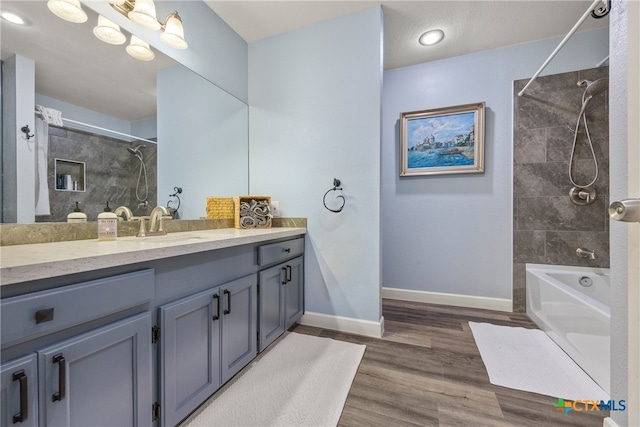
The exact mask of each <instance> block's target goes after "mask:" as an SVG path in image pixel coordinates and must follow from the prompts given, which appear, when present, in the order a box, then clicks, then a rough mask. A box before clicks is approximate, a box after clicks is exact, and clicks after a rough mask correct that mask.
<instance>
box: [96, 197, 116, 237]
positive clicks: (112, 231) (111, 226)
mask: <svg viewBox="0 0 640 427" xmlns="http://www.w3.org/2000/svg"><path fill="white" fill-rule="evenodd" d="M116 237H118V216H117V215H116V214H115V213H113V212H111V208H110V207H109V202H108V201H107V206H106V207H105V208H104V212H102V213H101V214H99V215H98V240H116Z"/></svg>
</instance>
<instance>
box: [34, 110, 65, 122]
mask: <svg viewBox="0 0 640 427" xmlns="http://www.w3.org/2000/svg"><path fill="white" fill-rule="evenodd" d="M36 109H37V110H38V112H39V113H40V114H41V115H42V120H44V121H45V122H47V124H50V125H54V126H64V122H63V121H62V112H61V111H58V110H54V109H53V108H47V107H43V106H42V105H36Z"/></svg>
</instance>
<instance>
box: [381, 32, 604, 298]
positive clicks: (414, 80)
mask: <svg viewBox="0 0 640 427" xmlns="http://www.w3.org/2000/svg"><path fill="white" fill-rule="evenodd" d="M445 41H446V39H445ZM559 41H560V39H550V40H544V41H539V42H533V43H527V44H521V45H517V46H512V47H507V48H502V49H495V50H489V51H484V52H477V53H474V54H469V55H464V56H459V57H455V58H450V59H445V60H440V61H433V62H428V63H423V64H418V65H414V66H410V67H405V68H398V69H394V70H388V71H386V72H385V73H384V90H383V97H382V100H383V114H382V185H381V188H382V196H381V197H382V199H381V205H382V220H381V222H382V259H383V262H382V285H383V286H384V287H390V288H400V289H407V290H416V291H428V292H437V293H450V294H459V295H467V296H478V297H489V298H498V299H507V300H510V299H511V293H512V261H513V256H512V222H513V206H512V204H513V203H512V161H513V149H512V145H513V126H512V124H513V105H512V104H513V101H512V99H513V98H512V97H513V93H512V92H513V90H512V87H513V80H517V79H523V78H528V77H530V76H532V75H533V74H534V72H535V71H536V70H537V69H538V67H539V66H540V65H541V64H542V63H543V62H544V60H545V59H546V58H547V56H548V55H549V54H550V53H551V52H552V51H553V49H554V48H555V47H556V46H557V44H558V43H559ZM608 49H609V46H608V30H606V29H605V30H599V31H593V32H588V33H581V34H577V35H574V36H573V38H572V39H570V41H569V42H568V43H567V45H565V47H564V48H563V49H562V50H561V51H560V53H559V54H558V56H556V58H555V59H554V60H553V61H552V62H551V64H550V65H549V66H548V67H547V69H546V70H545V73H544V75H546V74H555V73H562V72H567V71H573V70H579V69H584V68H592V67H594V66H595V65H596V64H597V63H598V62H599V61H601V60H602V59H603V58H605V57H606V56H607V55H608ZM481 101H484V102H485V103H486V132H485V147H486V148H485V172H484V173H483V174H467V175H444V176H421V177H407V178H402V179H400V178H399V164H400V161H399V157H398V156H399V136H398V133H399V132H398V118H399V116H400V113H401V112H406V111H415V110H424V109H430V108H439V107H447V106H453V105H461V104H468V103H473V102H481Z"/></svg>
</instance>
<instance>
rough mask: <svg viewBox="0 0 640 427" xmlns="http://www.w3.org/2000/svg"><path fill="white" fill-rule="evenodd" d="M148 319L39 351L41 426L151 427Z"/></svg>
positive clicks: (122, 323)
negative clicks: (99, 426) (100, 426)
mask: <svg viewBox="0 0 640 427" xmlns="http://www.w3.org/2000/svg"><path fill="white" fill-rule="evenodd" d="M150 330H151V316H150V315H149V313H144V314H140V315H136V316H133V317H130V318H127V319H124V320H121V321H119V322H115V323H112V324H109V325H107V326H105V327H102V328H99V329H97V330H94V331H91V332H88V333H85V334H82V335H79V336H77V337H74V338H71V339H69V340H66V341H63V342H60V343H57V344H54V345H52V346H50V347H47V348H44V349H42V350H39V351H38V370H39V383H40V384H39V401H40V425H41V426H70V425H77V426H88V425H92V426H97V425H102V426H148V425H151V416H152V411H151V408H152V402H151V396H152V393H151V340H150V339H149V331H150Z"/></svg>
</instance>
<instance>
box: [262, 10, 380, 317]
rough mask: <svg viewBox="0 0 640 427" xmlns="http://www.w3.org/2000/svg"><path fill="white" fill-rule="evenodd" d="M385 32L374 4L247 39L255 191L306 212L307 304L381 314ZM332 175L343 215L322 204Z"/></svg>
mask: <svg viewBox="0 0 640 427" xmlns="http://www.w3.org/2000/svg"><path fill="white" fill-rule="evenodd" d="M381 34H382V17H381V10H380V8H379V7H374V8H369V9H366V10H364V11H361V12H357V13H354V14H350V15H347V16H343V17H340V18H336V19H333V20H329V21H325V22H321V23H318V24H315V25H312V26H309V27H305V28H302V29H299V30H295V31H291V32H289V33H285V34H282V35H278V36H274V37H271V38H268V39H265V40H262V41H259V42H255V43H252V44H250V45H249V103H250V105H251V112H250V115H249V135H250V168H249V169H250V180H249V183H250V187H249V188H250V193H252V194H268V195H270V196H271V197H272V200H277V201H279V202H280V208H281V212H282V216H286V217H306V218H307V221H308V223H307V224H308V236H307V247H306V251H307V252H306V255H305V301H306V311H307V312H313V313H321V314H329V315H338V316H344V317H350V318H358V319H364V320H370V321H376V322H377V321H379V320H380V292H379V287H380V216H379V210H380V91H381V84H382V79H381V78H382V71H381V63H382V57H381ZM333 178H339V179H341V180H342V183H343V187H344V193H343V194H344V196H345V197H346V206H345V208H344V210H343V212H342V213H339V214H335V213H331V212H329V211H327V210H326V209H325V208H324V207H323V205H322V196H323V195H324V193H325V192H326V191H327V190H328V189H329V188H331V187H332V185H333ZM328 200H329V201H331V198H329V199H328Z"/></svg>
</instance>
